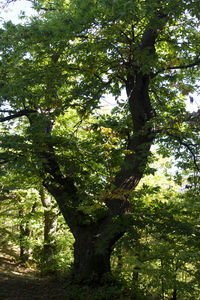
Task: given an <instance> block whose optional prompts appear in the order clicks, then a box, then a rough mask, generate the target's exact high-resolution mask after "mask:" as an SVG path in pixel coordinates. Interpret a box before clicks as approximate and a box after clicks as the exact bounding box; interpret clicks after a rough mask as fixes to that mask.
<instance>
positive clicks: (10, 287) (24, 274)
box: [0, 249, 68, 300]
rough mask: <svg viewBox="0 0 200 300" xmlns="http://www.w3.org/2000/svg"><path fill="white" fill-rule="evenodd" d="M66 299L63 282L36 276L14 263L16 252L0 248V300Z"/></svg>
mask: <svg viewBox="0 0 200 300" xmlns="http://www.w3.org/2000/svg"><path fill="white" fill-rule="evenodd" d="M32 299H41V300H43V299H44V300H46V299H59V300H68V297H66V295H65V286H64V283H63V282H60V281H58V280H53V279H51V280H50V279H47V278H38V277H36V276H35V272H34V270H33V269H31V268H26V267H23V266H20V265H18V264H17V263H16V252H15V251H13V250H9V251H8V250H5V249H0V300H32Z"/></svg>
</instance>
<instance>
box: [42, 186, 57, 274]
mask: <svg viewBox="0 0 200 300" xmlns="http://www.w3.org/2000/svg"><path fill="white" fill-rule="evenodd" d="M39 193H40V199H41V202H42V205H43V207H44V245H43V253H42V265H43V266H42V269H43V273H45V274H47V273H52V272H54V271H55V270H54V265H53V260H54V255H55V254H56V231H57V218H58V217H57V214H56V213H55V212H53V211H52V203H51V199H50V198H49V197H47V196H46V195H45V190H44V188H43V187H42V188H41V189H40V191H39Z"/></svg>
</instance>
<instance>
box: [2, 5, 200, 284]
mask: <svg viewBox="0 0 200 300" xmlns="http://www.w3.org/2000/svg"><path fill="white" fill-rule="evenodd" d="M33 5H34V7H35V9H36V10H37V11H38V13H39V16H36V17H33V18H32V19H30V20H29V21H28V22H26V23H25V24H23V25H14V24H12V23H11V22H8V23H5V24H4V28H3V29H1V61H0V68H1V77H0V78H1V103H2V106H1V113H2V117H1V122H7V121H9V122H11V124H12V122H13V121H15V120H16V119H17V118H19V119H20V120H21V121H22V122H24V124H25V126H26V128H27V130H26V134H25V135H20V133H19V134H15V135H12V133H11V131H9V130H10V129H9V125H8V126H7V127H5V128H4V132H3V134H2V137H1V141H2V149H3V150H2V152H1V162H2V163H3V164H4V165H5V164H7V167H8V166H11V165H12V166H14V167H15V168H16V167H18V168H20V171H21V172H27V174H32V173H35V174H36V176H38V177H40V178H41V179H42V182H43V185H44V187H45V188H46V189H47V190H48V192H49V193H50V194H51V195H52V196H53V197H54V198H55V199H56V201H57V203H58V205H59V208H60V210H61V212H62V214H63V216H64V218H65V220H66V222H67V224H68V226H69V228H70V230H71V232H72V233H73V235H74V238H75V243H74V272H75V275H76V277H80V278H81V279H82V280H85V279H88V277H89V276H93V275H95V278H96V279H101V278H102V277H103V276H104V274H105V273H107V272H110V255H111V252H112V249H113V247H114V245H115V243H116V241H118V240H119V238H120V237H122V236H123V234H124V233H125V232H126V231H127V229H128V228H129V226H130V225H131V224H132V222H133V221H134V210H133V208H132V204H131V200H132V195H131V192H132V191H133V190H134V189H135V187H136V186H137V185H138V183H139V182H140V180H141V178H142V177H143V175H144V174H145V173H147V172H150V171H151V169H149V168H148V163H149V161H150V160H151V151H150V148H151V146H152V145H153V143H154V142H155V141H156V140H157V138H160V139H162V142H167V144H168V145H174V144H175V143H174V140H175V141H176V142H181V145H182V146H186V148H187V145H188V144H187V141H188V140H187V139H188V136H187V135H185V134H184V132H185V130H186V128H188V127H189V124H188V123H189V122H188V118H187V116H188V115H187V113H186V108H185V104H184V101H185V97H186V96H187V95H188V94H189V93H192V92H193V91H194V90H195V89H196V90H197V84H196V80H197V79H198V76H199V70H198V65H199V64H200V59H199V53H200V49H199V44H198V42H197V41H198V39H197V36H198V35H199V33H198V24H197V20H198V18H199V12H200V9H199V2H198V1H193V2H191V1H180V0H175V1H167V2H164V1H157V0H155V1H149V0H146V1H140V0H138V1H127V0H126V1H125V0H118V1H106V0H105V1H103V0H99V1H98V0H96V1H93V0H87V1H84V2H82V1H79V0H73V1H70V2H65V1H54V2H53V3H51V4H49V3H46V2H45V1H38V2H37V3H35V2H34V1H33ZM123 89H125V90H126V94H127V101H122V100H120V95H121V91H122V90H123ZM106 93H111V94H112V95H113V96H115V97H116V99H117V101H116V108H115V109H114V110H113V112H112V114H111V115H103V114H102V112H101V111H100V110H99V108H100V105H101V99H102V97H103V95H105V94H106ZM8 124H10V123H8ZM10 126H11V125H10ZM174 133H176V134H174ZM196 134H197V136H198V138H199V135H198V133H197V132H196ZM169 138H170V139H169ZM180 138H181V141H180V140H179V139H180ZM198 138H197V139H198ZM189 139H190V140H191V139H193V136H192V135H190V137H189ZM185 140H186V142H185ZM195 142H196V140H194V143H195ZM170 143H171V144H170ZM187 150H188V148H187ZM190 150H191V151H189V154H190V156H191V155H193V147H192V148H191V149H190ZM195 163H196V166H197V162H196V161H195Z"/></svg>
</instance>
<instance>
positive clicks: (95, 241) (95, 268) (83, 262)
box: [74, 229, 112, 282]
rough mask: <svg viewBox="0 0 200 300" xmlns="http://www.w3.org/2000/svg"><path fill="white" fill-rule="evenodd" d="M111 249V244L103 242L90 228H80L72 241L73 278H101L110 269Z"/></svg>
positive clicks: (92, 279)
mask: <svg viewBox="0 0 200 300" xmlns="http://www.w3.org/2000/svg"><path fill="white" fill-rule="evenodd" d="M97 235H98V234H97ZM111 251H112V247H111V245H108V243H103V241H101V240H100V239H99V238H98V237H97V236H95V234H94V232H92V231H90V229H87V230H85V229H80V230H79V234H78V235H77V237H76V239H75V243H74V274H75V278H78V279H79V280H83V281H84V280H87V281H88V280H89V281H90V280H91V281H93V282H94V281H100V280H101V279H103V277H104V275H105V274H106V273H110V271H111V269H110V255H111Z"/></svg>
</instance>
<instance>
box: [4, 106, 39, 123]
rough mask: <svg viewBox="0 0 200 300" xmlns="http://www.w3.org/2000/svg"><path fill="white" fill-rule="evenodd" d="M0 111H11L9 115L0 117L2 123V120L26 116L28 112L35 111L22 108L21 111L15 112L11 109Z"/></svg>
mask: <svg viewBox="0 0 200 300" xmlns="http://www.w3.org/2000/svg"><path fill="white" fill-rule="evenodd" d="M0 112H2V113H11V114H12V115H10V116H7V117H2V118H0V123H2V122H5V121H9V120H12V119H16V118H20V117H22V116H27V115H28V114H30V113H34V112H35V111H34V110H27V109H24V110H21V111H19V112H16V113H15V112H13V111H6V110H0Z"/></svg>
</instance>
